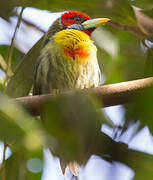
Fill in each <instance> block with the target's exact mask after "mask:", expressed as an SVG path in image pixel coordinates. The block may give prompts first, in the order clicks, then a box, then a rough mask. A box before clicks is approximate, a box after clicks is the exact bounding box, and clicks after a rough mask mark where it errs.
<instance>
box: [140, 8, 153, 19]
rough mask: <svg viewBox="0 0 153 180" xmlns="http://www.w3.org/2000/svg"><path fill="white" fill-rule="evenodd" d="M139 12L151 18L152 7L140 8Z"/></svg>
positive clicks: (152, 13)
mask: <svg viewBox="0 0 153 180" xmlns="http://www.w3.org/2000/svg"><path fill="white" fill-rule="evenodd" d="M141 12H142V13H143V14H145V15H147V16H149V17H150V18H153V7H152V9H147V10H142V11H141Z"/></svg>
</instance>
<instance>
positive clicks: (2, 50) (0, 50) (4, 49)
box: [0, 45, 24, 72]
mask: <svg viewBox="0 0 153 180" xmlns="http://www.w3.org/2000/svg"><path fill="white" fill-rule="evenodd" d="M8 48H9V46H7V45H1V46H0V54H1V55H2V57H3V59H4V60H5V62H6V63H7V57H6V56H7V53H8ZM23 55H24V54H23V53H22V52H21V51H19V50H18V49H17V48H15V47H14V48H13V56H12V61H11V62H12V63H11V70H12V71H13V72H14V71H15V69H16V66H17V65H18V64H19V63H20V62H21V59H22V57H23ZM0 65H1V64H0Z"/></svg>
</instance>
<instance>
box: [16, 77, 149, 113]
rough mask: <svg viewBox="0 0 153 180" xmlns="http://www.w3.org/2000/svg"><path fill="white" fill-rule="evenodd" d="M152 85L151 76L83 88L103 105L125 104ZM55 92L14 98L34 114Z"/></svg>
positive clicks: (39, 110)
mask: <svg viewBox="0 0 153 180" xmlns="http://www.w3.org/2000/svg"><path fill="white" fill-rule="evenodd" d="M152 85H153V77H149V78H145V79H139V80H133V81H127V82H121V83H116V84H110V85H104V86H101V87H97V88H89V89H83V90H82V91H83V92H87V93H89V94H91V95H93V96H96V97H97V98H98V99H99V100H100V101H101V102H102V106H103V107H108V106H113V105H118V104H125V103H128V102H131V101H133V100H134V98H135V97H136V96H137V95H138V94H139V93H140V92H141V91H142V90H143V89H145V88H147V87H150V86H152ZM69 93H71V91H68V92H65V93H62V94H61V95H68V94H69ZM55 96H56V94H45V95H37V96H27V97H20V98H16V99H14V100H15V101H16V102H18V103H21V104H23V105H24V107H25V108H26V109H27V110H28V111H29V112H30V113H31V114H32V115H34V116H36V115H39V114H40V113H41V109H42V106H43V104H44V103H45V102H46V101H47V100H48V99H51V98H53V97H55Z"/></svg>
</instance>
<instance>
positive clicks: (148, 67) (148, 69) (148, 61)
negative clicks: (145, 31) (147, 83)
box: [145, 49, 153, 77]
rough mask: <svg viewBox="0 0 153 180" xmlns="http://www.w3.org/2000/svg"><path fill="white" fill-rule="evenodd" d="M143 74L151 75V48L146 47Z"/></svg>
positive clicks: (152, 61) (152, 55) (152, 73)
mask: <svg viewBox="0 0 153 180" xmlns="http://www.w3.org/2000/svg"><path fill="white" fill-rule="evenodd" d="M145 76H146V77H149V76H153V49H148V51H147V59H146V64H145Z"/></svg>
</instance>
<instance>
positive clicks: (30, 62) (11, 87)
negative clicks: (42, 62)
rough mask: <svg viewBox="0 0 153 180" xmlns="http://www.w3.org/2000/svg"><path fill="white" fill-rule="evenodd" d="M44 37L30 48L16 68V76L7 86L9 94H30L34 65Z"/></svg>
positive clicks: (19, 95) (12, 95)
mask: <svg viewBox="0 0 153 180" xmlns="http://www.w3.org/2000/svg"><path fill="white" fill-rule="evenodd" d="M42 39H43V38H41V39H40V40H39V41H38V42H37V43H36V45H34V46H33V47H32V48H31V49H30V51H29V52H28V53H27V54H26V55H25V56H24V58H23V60H22V62H21V63H20V64H19V66H18V67H17V68H16V71H15V73H14V76H12V77H11V79H10V80H9V82H8V85H7V88H6V93H7V95H9V96H11V97H22V96H26V95H28V94H29V92H30V90H31V88H32V84H33V76H34V66H35V63H36V61H37V58H38V56H39V52H40V49H41V44H42ZM16 87H17V88H16Z"/></svg>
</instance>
